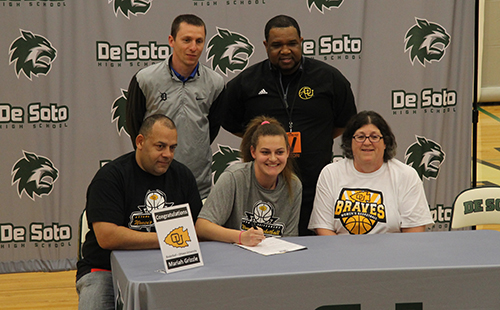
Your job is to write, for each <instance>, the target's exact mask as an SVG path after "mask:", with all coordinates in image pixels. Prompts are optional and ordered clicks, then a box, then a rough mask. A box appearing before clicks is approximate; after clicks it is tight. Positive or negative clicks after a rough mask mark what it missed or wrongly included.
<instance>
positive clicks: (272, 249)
mask: <svg viewBox="0 0 500 310" xmlns="http://www.w3.org/2000/svg"><path fill="white" fill-rule="evenodd" d="M235 244H236V245H237V246H240V247H242V248H244V249H247V250H250V251H252V252H255V253H259V254H262V255H266V256H268V255H274V254H282V253H286V252H292V251H299V250H303V249H307V247H305V246H303V245H299V244H295V243H291V242H288V241H285V240H282V239H280V238H275V237H269V238H266V239H264V241H262V242H261V243H259V244H258V245H256V246H246V245H242V244H237V243H235Z"/></svg>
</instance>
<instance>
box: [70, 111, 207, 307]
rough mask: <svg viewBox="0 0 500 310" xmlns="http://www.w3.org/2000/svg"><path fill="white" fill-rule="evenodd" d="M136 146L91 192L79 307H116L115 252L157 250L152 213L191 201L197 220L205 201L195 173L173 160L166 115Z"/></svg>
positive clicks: (173, 137)
mask: <svg viewBox="0 0 500 310" xmlns="http://www.w3.org/2000/svg"><path fill="white" fill-rule="evenodd" d="M136 146H137V149H136V150H135V151H133V152H130V153H128V154H125V155H122V156H121V157H119V158H117V159H115V160H113V161H111V162H110V163H108V164H106V165H105V166H104V167H102V168H101V169H100V170H99V171H98V172H97V173H96V175H95V177H94V179H93V180H92V182H91V183H90V185H89V187H88V190H87V204H86V210H87V219H88V223H89V228H90V231H89V232H88V233H87V236H86V240H85V243H84V244H83V250H82V252H83V258H82V259H81V260H80V261H79V262H78V264H77V267H78V271H77V276H76V277H77V281H76V289H77V292H78V294H79V309H80V310H81V309H114V308H115V305H114V291H113V281H112V276H111V272H110V271H111V263H110V254H111V251H112V250H136V249H153V248H159V244H158V239H157V236H156V232H155V228H154V222H153V218H152V217H151V213H150V211H151V210H153V209H161V208H166V207H169V206H173V205H178V204H183V203H189V206H190V208H191V213H192V216H193V220H194V219H196V218H197V217H198V213H199V212H200V209H201V199H200V195H199V192H198V189H197V186H196V180H195V178H194V176H193V174H192V173H191V171H190V170H189V169H188V168H187V167H186V166H184V165H183V164H181V163H179V162H177V161H176V160H174V151H175V148H176V146H177V129H176V127H175V124H174V122H173V121H172V120H171V119H170V118H168V117H166V116H164V115H152V116H150V117H148V118H146V120H144V122H143V124H142V126H141V128H140V130H139V134H138V136H137V138H136Z"/></svg>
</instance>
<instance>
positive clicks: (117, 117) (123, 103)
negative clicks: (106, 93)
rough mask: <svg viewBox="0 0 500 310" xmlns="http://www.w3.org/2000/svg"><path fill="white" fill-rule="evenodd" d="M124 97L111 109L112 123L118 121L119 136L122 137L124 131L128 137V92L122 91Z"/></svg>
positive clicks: (117, 99)
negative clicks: (126, 112) (126, 111)
mask: <svg viewBox="0 0 500 310" xmlns="http://www.w3.org/2000/svg"><path fill="white" fill-rule="evenodd" d="M121 92H122V95H121V96H120V97H118V98H116V100H115V101H114V102H113V106H112V107H111V113H113V115H112V116H111V122H115V121H116V130H117V131H118V135H121V133H122V131H124V132H125V133H126V134H127V135H129V136H130V134H129V133H128V131H127V126H126V115H125V110H126V108H127V98H128V91H127V90H125V89H123V88H122V89H121Z"/></svg>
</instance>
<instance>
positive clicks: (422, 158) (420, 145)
mask: <svg viewBox="0 0 500 310" xmlns="http://www.w3.org/2000/svg"><path fill="white" fill-rule="evenodd" d="M416 139H417V142H416V143H414V144H412V145H410V146H409V147H408V149H407V150H406V154H405V160H406V164H407V165H409V166H412V167H413V168H414V169H415V170H416V171H417V173H418V176H419V177H420V179H421V180H423V178H426V179H436V178H437V176H438V174H439V168H440V167H441V165H442V164H443V161H444V159H445V155H446V154H445V153H444V152H443V150H442V149H441V146H440V145H439V144H437V143H436V142H434V141H432V140H429V139H427V138H425V137H420V136H416Z"/></svg>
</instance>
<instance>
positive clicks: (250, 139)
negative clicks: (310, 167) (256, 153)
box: [240, 116, 297, 199]
mask: <svg viewBox="0 0 500 310" xmlns="http://www.w3.org/2000/svg"><path fill="white" fill-rule="evenodd" d="M262 136H282V137H283V139H285V144H286V149H287V150H290V144H289V143H288V136H287V134H286V131H285V129H284V128H283V126H282V125H281V123H280V122H278V121H277V120H276V119H275V118H273V117H268V116H257V117H255V118H254V119H252V120H251V121H250V122H249V123H248V125H247V128H246V130H245V134H244V135H243V139H242V140H241V145H240V152H241V155H242V157H243V161H244V162H251V161H254V158H253V156H252V152H251V147H253V148H254V149H256V148H257V144H258V142H259V138H260V137H262ZM281 175H283V180H284V181H285V184H286V187H287V189H288V194H289V196H290V199H291V198H292V179H293V178H297V176H295V173H294V169H293V159H292V158H291V157H290V156H288V159H287V161H286V165H285V168H283V171H282V172H281Z"/></svg>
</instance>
